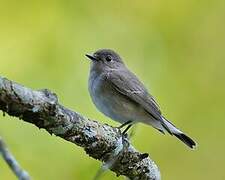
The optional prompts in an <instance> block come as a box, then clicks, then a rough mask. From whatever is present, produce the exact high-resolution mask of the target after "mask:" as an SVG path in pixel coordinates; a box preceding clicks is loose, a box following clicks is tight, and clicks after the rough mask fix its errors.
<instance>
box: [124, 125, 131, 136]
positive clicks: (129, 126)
mask: <svg viewBox="0 0 225 180" xmlns="http://www.w3.org/2000/svg"><path fill="white" fill-rule="evenodd" d="M131 126H132V124H129V125H128V126H127V127H126V129H125V130H124V131H123V132H122V134H123V135H125V134H126V132H127V131H128V130H129V129H130V128H131Z"/></svg>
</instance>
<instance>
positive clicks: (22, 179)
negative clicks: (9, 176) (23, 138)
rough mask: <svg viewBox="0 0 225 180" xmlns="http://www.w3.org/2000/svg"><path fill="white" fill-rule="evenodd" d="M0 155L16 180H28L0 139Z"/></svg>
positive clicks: (27, 175)
mask: <svg viewBox="0 0 225 180" xmlns="http://www.w3.org/2000/svg"><path fill="white" fill-rule="evenodd" d="M0 154H1V155H2V157H3V159H4V160H5V161H6V163H7V164H8V166H9V167H10V168H11V170H12V171H13V172H14V173H15V175H16V176H17V177H18V179H20V180H30V177H29V174H28V173H27V172H26V171H24V170H23V169H22V168H21V167H20V165H19V164H18V162H17V161H16V159H15V158H14V157H13V155H12V154H11V153H10V151H9V150H8V148H7V147H6V144H5V143H4V141H3V139H2V138H1V137H0Z"/></svg>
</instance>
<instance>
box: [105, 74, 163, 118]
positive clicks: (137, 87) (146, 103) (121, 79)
mask: <svg viewBox="0 0 225 180" xmlns="http://www.w3.org/2000/svg"><path fill="white" fill-rule="evenodd" d="M107 78H108V79H109V81H108V83H112V87H114V88H115V90H117V91H118V92H119V93H121V94H123V95H125V96H127V98H129V99H131V100H132V101H134V102H136V103H138V104H139V105H140V106H142V107H143V108H144V109H145V110H146V111H147V112H148V113H149V114H150V115H151V116H152V117H153V118H154V119H156V120H162V116H161V111H160V109H159V106H158V104H157V103H156V101H155V100H154V98H153V97H152V96H151V95H150V94H149V93H148V91H147V90H146V88H145V87H144V85H143V84H142V83H141V82H140V81H139V80H138V78H137V77H136V76H135V75H134V74H133V73H132V72H130V71H128V70H113V71H112V72H110V73H107Z"/></svg>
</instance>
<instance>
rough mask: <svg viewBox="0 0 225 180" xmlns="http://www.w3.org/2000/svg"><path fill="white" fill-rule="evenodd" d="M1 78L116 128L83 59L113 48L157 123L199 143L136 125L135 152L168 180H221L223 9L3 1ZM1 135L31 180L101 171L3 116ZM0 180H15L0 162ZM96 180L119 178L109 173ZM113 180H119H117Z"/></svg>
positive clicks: (191, 2)
mask: <svg viewBox="0 0 225 180" xmlns="http://www.w3.org/2000/svg"><path fill="white" fill-rule="evenodd" d="M0 2H1V5H0V75H1V76H5V77H7V78H9V79H11V80H14V81H16V82H19V83H21V84H24V85H26V86H28V87H31V88H34V89H42V88H48V89H51V90H52V91H54V92H56V93H57V95H58V96H59V99H60V102H61V103H62V104H64V105H65V106H67V107H70V108H71V109H74V110H75V111H78V112H79V113H81V114H83V115H85V116H87V117H89V118H92V119H98V120H100V121H102V122H107V123H109V124H112V125H117V126H118V124H116V123H114V122H113V121H111V120H110V119H108V118H107V117H105V116H104V115H102V114H101V113H100V112H98V111H97V109H96V108H95V107H94V105H93V103H92V102H91V99H90V97H89V94H88V90H87V79H88V72H89V61H87V60H86V58H85V56H84V54H85V53H91V52H93V51H95V50H97V49H99V48H112V49H114V50H116V51H117V52H118V53H120V54H121V56H122V57H123V58H124V60H125V62H126V64H127V65H128V67H129V68H130V69H131V70H132V71H133V72H135V73H136V74H137V75H138V77H140V79H141V80H142V81H143V82H144V83H145V84H146V86H147V88H148V89H150V90H151V93H152V94H153V95H154V97H155V98H156V99H157V101H158V102H159V104H160V106H161V109H162V111H163V112H164V115H165V116H166V117H167V118H168V119H170V120H172V122H174V123H175V124H176V125H177V126H178V127H180V128H181V129H182V130H183V131H185V132H187V133H188V134H189V135H190V136H191V137H193V138H194V139H195V140H196V141H197V142H198V144H199V146H198V148H197V150H195V151H191V150H190V149H188V148H187V147H186V146H184V145H183V144H182V143H180V142H179V141H178V140H176V139H175V138H174V137H170V136H163V135H161V134H160V133H158V131H156V130H154V129H153V128H151V127H148V126H146V125H142V124H139V125H138V127H137V129H136V134H135V136H134V138H133V140H132V141H133V144H134V146H135V147H136V148H137V149H138V150H140V151H141V152H148V153H149V154H150V156H151V157H152V159H154V161H155V162H156V163H157V165H158V166H159V168H160V170H161V174H162V179H165V180H190V179H194V180H199V179H201V180H206V179H215V180H223V179H225V171H224V168H225V155H224V153H225V106H224V105H225V49H224V48H225V1H224V0H214V1H211V0H204V1H203V0H199V1H196V0H170V1H167V0H151V1H147V0H146V1H137V0H136V1H128V0H123V1H87V0H83V1H75V0H74V1H72V0H61V1H60V0H55V1H53V0H52V1H51V0H48V1H46V0H39V1H34V0H33V1H32V0H29V1H28V0H21V1H17V0H7V1H6V0H5V1H4V0H0ZM0 135H1V136H2V137H3V138H4V140H5V141H6V142H7V144H8V146H9V148H10V150H11V151H12V152H13V154H14V155H15V157H16V158H17V160H18V161H19V162H20V164H21V165H22V167H24V169H26V170H27V171H28V172H29V173H30V175H31V176H32V177H33V179H54V180H55V179H87V180H88V179H91V178H93V177H94V175H95V173H96V172H97V170H98V168H99V167H100V165H101V164H100V163H99V162H98V161H96V160H94V159H92V158H90V157H88V156H87V155H86V154H85V152H84V151H83V149H82V148H80V147H78V146H75V145H73V144H71V143H69V142H66V141H64V140H62V139H60V138H58V137H55V136H50V135H49V134H48V133H47V132H46V131H45V130H39V129H38V128H36V127H35V126H34V125H31V124H28V123H25V122H23V121H19V120H18V119H17V118H12V117H9V116H6V117H3V116H2V115H1V116H0ZM0 179H4V180H5V179H7V180H8V179H10V180H11V179H16V178H15V176H14V174H12V172H11V171H10V169H9V168H8V167H7V165H6V164H5V162H4V161H3V160H2V159H0ZM103 179H116V177H115V174H114V173H112V172H107V173H105V174H104V176H103ZM118 179H123V178H122V177H120V178H118Z"/></svg>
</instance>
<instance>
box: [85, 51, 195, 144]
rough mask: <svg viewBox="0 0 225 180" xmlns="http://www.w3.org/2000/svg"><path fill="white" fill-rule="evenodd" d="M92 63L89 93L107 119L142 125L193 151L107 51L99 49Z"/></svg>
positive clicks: (178, 131) (133, 77) (117, 56)
mask: <svg viewBox="0 0 225 180" xmlns="http://www.w3.org/2000/svg"><path fill="white" fill-rule="evenodd" d="M86 56H87V57H88V58H89V59H91V60H92V61H91V68H90V75H89V83H88V86H89V93H90V95H91V98H92V100H93V102H94V104H95V105H96V107H97V108H98V109H99V110H100V111H101V112H102V113H103V114H105V115H106V116H108V117H110V118H111V119H113V120H115V121H118V122H120V123H122V124H124V123H126V122H128V121H132V123H137V122H142V123H145V124H148V125H151V126H153V127H154V128H156V129H158V130H159V131H160V132H162V133H165V132H166V131H167V132H169V133H170V134H171V135H175V136H176V137H177V138H178V139H180V140H181V141H183V142H184V143H185V144H187V145H188V146H189V147H191V148H193V147H194V146H195V145H196V144H195V142H194V141H193V140H192V139H191V138H189V137H188V136H186V135H185V134H184V133H183V132H181V131H180V130H179V129H178V128H176V127H175V126H174V125H173V124H172V123H171V122H169V121H168V120H166V119H165V118H164V117H163V115H162V113H161V111H160V108H159V106H158V104H157V103H156V101H155V100H154V98H153V97H152V96H151V95H150V94H149V93H148V91H147V89H146V88H145V86H144V85H143V84H142V83H141V82H140V81H139V80H138V78H137V77H136V76H135V74H133V73H132V72H131V71H129V69H128V68H127V67H126V66H125V64H124V63H123V61H122V59H121V57H120V56H119V55H118V54H117V53H116V52H114V51H112V50H109V49H101V50H98V51H96V52H95V53H94V54H93V55H86Z"/></svg>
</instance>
